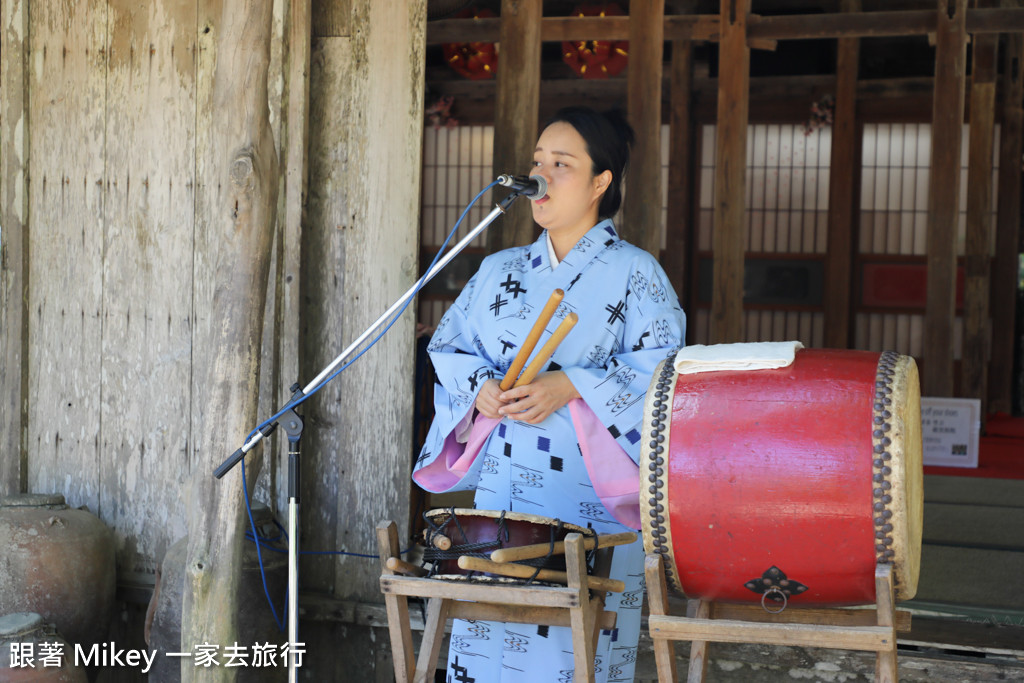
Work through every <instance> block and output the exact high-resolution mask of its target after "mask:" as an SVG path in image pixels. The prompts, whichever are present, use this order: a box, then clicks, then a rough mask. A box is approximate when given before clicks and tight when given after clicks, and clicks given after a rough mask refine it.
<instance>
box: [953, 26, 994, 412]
mask: <svg viewBox="0 0 1024 683" xmlns="http://www.w3.org/2000/svg"><path fill="white" fill-rule="evenodd" d="M973 38H974V39H973V43H972V46H971V49H972V51H973V59H972V60H971V64H972V73H971V100H970V138H969V140H970V142H969V144H968V148H967V234H966V238H965V242H964V269H965V276H966V277H965V279H964V350H963V360H962V362H961V364H960V373H961V374H960V391H959V394H960V395H961V396H965V397H968V398H977V399H981V419H982V422H983V423H984V419H985V414H986V408H987V407H988V359H989V350H990V348H991V326H990V322H989V296H990V285H991V283H990V281H989V272H990V269H991V260H992V152H993V149H992V144H993V143H992V141H993V131H994V129H995V106H996V47H997V45H998V43H999V36H998V35H996V34H994V33H981V34H976V35H975V36H974V37H973Z"/></svg>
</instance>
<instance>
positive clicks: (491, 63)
mask: <svg viewBox="0 0 1024 683" xmlns="http://www.w3.org/2000/svg"><path fill="white" fill-rule="evenodd" d="M455 16H457V17H460V18H468V17H472V18H474V19H481V18H484V17H493V16H495V14H494V12H492V11H490V10H489V9H479V10H476V9H473V8H472V7H470V8H468V9H465V10H463V11H461V12H459V13H458V14H456V15H455ZM441 49H442V50H443V52H444V58H445V61H446V62H448V66H450V67H451V68H452V69H454V70H455V71H456V72H457V73H459V74H461V75H463V76H465V77H466V78H469V79H471V80H474V81H480V80H485V79H488V78H494V74H496V73H497V72H498V46H497V45H496V44H494V43H481V42H473V43H445V44H444V45H442V46H441Z"/></svg>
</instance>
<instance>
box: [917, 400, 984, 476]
mask: <svg viewBox="0 0 1024 683" xmlns="http://www.w3.org/2000/svg"><path fill="white" fill-rule="evenodd" d="M980 430H981V401H980V400H979V399H976V398H931V397H928V396H922V397H921V446H922V449H923V451H924V464H925V465H938V466H940V467H977V466H978V432H979V431H980Z"/></svg>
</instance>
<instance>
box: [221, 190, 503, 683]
mask: <svg viewBox="0 0 1024 683" xmlns="http://www.w3.org/2000/svg"><path fill="white" fill-rule="evenodd" d="M520 194H521V191H518V190H517V191H514V192H512V193H511V194H509V195H508V196H507V197H505V198H504V199H502V200H501V201H500V202H498V203H497V204H496V205H495V206H494V209H492V210H491V212H490V213H489V214H487V215H486V216H485V217H484V219H483V220H482V221H480V222H479V223H477V225H476V227H474V228H473V229H472V230H470V231H469V233H467V234H466V236H465V237H463V238H462V239H461V240H459V242H458V243H457V244H456V245H455V246H453V247H452V248H451V249H449V250H448V252H447V253H446V254H445V255H444V256H443V257H442V258H441V260H439V261H438V262H437V263H436V264H434V266H433V267H432V268H430V270H428V271H427V272H426V273H425V274H424V275H423V277H421V278H420V279H419V280H417V281H416V284H414V285H413V286H412V287H410V288H409V289H408V290H407V291H406V292H405V294H403V295H402V296H401V298H399V299H398V300H397V301H395V303H393V304H392V305H391V307H390V308H389V309H388V310H386V311H385V312H384V313H383V315H381V316H380V317H379V318H377V320H376V321H374V322H373V323H372V324H371V325H370V326H369V327H368V328H366V330H365V331H364V332H363V333H362V334H360V335H359V336H358V337H357V338H356V340H355V341H353V342H352V343H351V344H349V345H348V347H347V348H346V349H345V350H344V351H342V352H341V353H340V354H338V356H337V357H336V358H335V359H334V360H333V361H331V363H330V365H328V366H327V367H325V368H324V369H323V370H321V371H320V374H318V375H317V376H316V377H314V378H313V380H312V381H311V382H310V383H309V384H307V385H306V386H305V387H304V388H300V387H299V385H298V384H297V383H296V384H294V385H292V387H291V391H292V397H291V399H290V400H289V401H288V404H287V406H286V407H285V410H284V411H283V412H282V413H281V415H280V416H279V418H278V420H273V421H269V423H268V424H265V425H264V426H262V427H260V428H259V429H258V430H256V432H255V434H253V436H252V437H251V438H250V439H249V440H248V441H246V442H245V444H244V445H243V446H242V447H241V448H239V449H238V450H237V451H235V452H234V453H232V454H231V456H230V457H228V459H227V460H225V461H224V462H222V463H221V464H220V466H219V467H217V469H216V470H214V472H213V476H215V477H216V478H217V479H220V478H221V477H223V476H224V475H225V474H227V473H228V471H230V470H231V468H232V467H234V466H235V465H237V464H238V463H239V462H240V461H241V460H242V459H243V458H244V457H245V454H246V453H248V452H249V451H251V450H252V449H253V448H255V446H256V444H258V443H259V442H260V441H261V440H262V439H263V438H264V437H266V436H270V434H272V433H273V432H274V430H275V429H276V428H277V426H278V424H279V422H278V421H279V420H283V422H284V429H285V433H286V434H287V435H288V592H287V595H288V683H297V681H298V672H297V669H298V665H297V664H296V662H297V660H298V658H299V653H296V652H295V648H296V647H297V646H298V635H299V630H298V629H299V549H298V536H299V531H298V519H299V453H300V449H299V440H300V438H301V436H302V426H303V424H302V417H301V416H300V415H299V414H298V413H297V412H296V411H295V408H296V407H297V406H298V404H299V403H301V402H302V401H303V400H305V397H306V396H308V395H309V394H310V392H312V391H315V390H317V389H319V388H320V385H321V383H323V382H325V381H326V380H327V379H328V378H329V376H330V375H331V373H333V372H334V371H335V370H336V369H337V368H338V367H340V366H341V364H342V363H344V362H345V360H346V359H347V358H348V357H349V356H351V355H352V354H353V353H354V352H355V350H356V349H358V348H359V347H360V346H361V345H362V344H363V343H365V342H366V340H367V339H369V338H370V337H371V336H372V335H373V334H374V333H375V332H376V331H377V330H378V329H380V328H381V327H383V326H384V324H385V323H386V322H387V321H388V320H389V319H390V318H391V317H392V316H393V315H394V314H395V312H396V311H398V310H399V309H401V308H402V306H404V305H405V303H406V302H407V301H408V300H409V299H411V298H412V297H413V296H415V295H416V293H417V292H418V291H419V290H420V289H422V288H423V285H425V284H426V283H427V282H429V281H430V280H432V279H433V278H434V276H435V275H437V274H438V273H439V272H441V270H442V269H443V268H444V267H445V266H447V265H448V264H449V263H450V262H451V260H452V259H453V258H455V257H456V256H457V255H458V254H459V252H461V251H462V250H463V249H465V248H466V247H467V246H468V245H469V243H470V242H472V241H473V240H474V239H476V237H477V235H479V234H480V233H481V232H483V231H484V230H485V229H486V228H487V226H489V225H490V224H491V223H492V222H494V220H495V219H496V218H497V217H498V216H499V215H500V214H503V213H505V211H506V210H507V209H508V207H509V206H510V205H511V204H512V202H514V201H515V200H516V199H517V198H518V197H519V195H520ZM256 542H257V543H259V539H257V540H256Z"/></svg>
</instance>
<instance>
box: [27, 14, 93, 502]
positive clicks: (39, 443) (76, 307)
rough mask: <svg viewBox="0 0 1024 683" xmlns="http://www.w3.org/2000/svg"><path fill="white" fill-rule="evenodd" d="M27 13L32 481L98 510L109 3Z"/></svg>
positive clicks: (35, 488) (35, 485)
mask: <svg viewBox="0 0 1024 683" xmlns="http://www.w3.org/2000/svg"><path fill="white" fill-rule="evenodd" d="M29 11H30V14H29V24H30V32H31V35H32V40H31V45H30V50H31V54H30V58H29V59H30V64H31V71H30V80H29V92H30V94H31V97H30V103H29V122H28V130H29V137H30V141H29V149H30V150H31V152H30V157H29V177H30V178H31V183H30V184H29V202H30V209H29V211H30V215H31V219H30V227H29V243H28V250H29V261H28V271H27V278H28V283H29V284H28V287H29V298H28V309H29V318H28V320H26V321H25V324H27V325H28V329H29V340H28V370H27V371H28V387H27V396H26V397H25V398H26V400H27V402H28V413H27V425H26V427H27V430H28V431H27V446H28V450H29V458H28V487H29V489H30V490H32V491H54V492H59V493H63V494H64V495H65V497H66V498H67V499H68V502H69V503H70V504H71V505H73V506H79V505H87V506H88V507H89V508H90V509H91V510H92V511H93V512H97V513H100V514H103V513H104V511H103V510H101V509H100V502H101V501H100V480H101V475H100V457H101V453H102V447H101V436H100V416H101V410H102V394H101V381H102V371H103V356H102V350H103V347H102V339H103V337H102V334H103V269H102V263H103V253H104V243H103V242H104V240H103V194H104V180H105V178H104V165H103V159H104V148H103V146H104V137H105V135H104V133H105V123H104V118H103V114H104V109H105V89H104V84H105V75H106V64H107V49H106V44H105V41H106V11H105V5H104V4H101V3H97V2H86V3H74V4H65V3H32V4H31V5H30V7H29Z"/></svg>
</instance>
